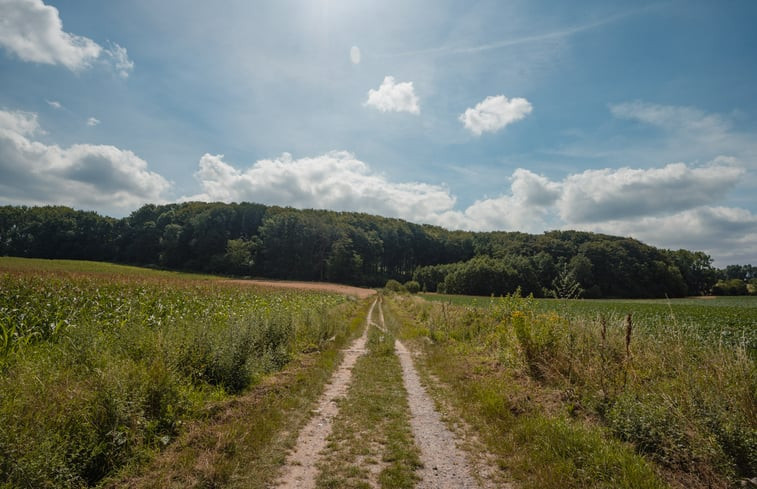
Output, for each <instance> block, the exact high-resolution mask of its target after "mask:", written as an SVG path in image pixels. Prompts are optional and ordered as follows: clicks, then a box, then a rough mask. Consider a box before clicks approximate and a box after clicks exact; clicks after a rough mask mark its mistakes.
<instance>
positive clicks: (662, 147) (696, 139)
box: [592, 101, 757, 168]
mask: <svg viewBox="0 0 757 489" xmlns="http://www.w3.org/2000/svg"><path fill="white" fill-rule="evenodd" d="M610 112H611V113H612V114H613V116H615V117H616V118H618V119H625V120H629V121H635V122H639V123H642V124H647V125H650V126H654V127H656V128H659V129H660V133H661V134H660V135H658V136H664V137H662V138H659V137H658V138H657V139H655V138H651V139H650V141H648V142H645V144H643V145H640V146H641V147H640V148H632V149H625V148H624V150H623V152H624V153H625V154H626V155H628V153H631V154H633V153H641V154H640V155H639V156H641V157H645V156H646V157H649V153H651V157H652V158H655V159H658V160H659V159H660V158H666V159H668V161H670V160H700V161H702V160H704V161H706V160H708V159H712V158H714V157H715V156H717V155H729V156H733V157H736V158H738V159H739V160H740V161H741V162H743V164H744V165H745V166H747V167H750V168H757V140H755V137H754V134H751V133H748V132H743V131H742V130H741V129H740V127H739V126H738V125H737V124H735V120H734V118H733V117H732V116H727V115H722V114H712V113H707V112H704V111H702V110H700V109H697V108H695V107H680V106H674V105H657V104H650V103H646V102H639V101H637V102H626V103H622V104H615V105H611V106H610ZM592 145H593V146H596V144H595V143H592ZM600 145H601V143H600Z"/></svg>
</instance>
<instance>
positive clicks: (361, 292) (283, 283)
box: [224, 279, 376, 299]
mask: <svg viewBox="0 0 757 489" xmlns="http://www.w3.org/2000/svg"><path fill="white" fill-rule="evenodd" d="M224 282H226V283H232V284H241V285H256V286H259V287H279V288H284V289H297V290H316V291H322V292H335V293H337V294H344V295H351V296H355V297H357V298H358V299H365V298H368V297H371V296H372V295H375V294H376V291H375V290H373V289H364V288H361V287H352V286H350V285H341V284H331V283H327V282H292V281H288V280H231V279H230V280H224Z"/></svg>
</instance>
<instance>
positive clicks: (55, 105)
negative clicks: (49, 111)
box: [45, 100, 63, 110]
mask: <svg viewBox="0 0 757 489" xmlns="http://www.w3.org/2000/svg"><path fill="white" fill-rule="evenodd" d="M45 102H47V105H49V106H50V107H52V108H53V109H55V110H58V109H62V108H63V106H62V105H61V104H60V102H58V101H57V100H45Z"/></svg>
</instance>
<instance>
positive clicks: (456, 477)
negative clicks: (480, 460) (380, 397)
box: [394, 341, 479, 489]
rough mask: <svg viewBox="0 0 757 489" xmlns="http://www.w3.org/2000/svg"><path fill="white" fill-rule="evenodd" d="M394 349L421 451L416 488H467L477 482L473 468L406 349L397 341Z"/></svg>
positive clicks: (476, 486) (414, 433)
mask: <svg viewBox="0 0 757 489" xmlns="http://www.w3.org/2000/svg"><path fill="white" fill-rule="evenodd" d="M394 348H395V350H396V352H397V355H399V357H400V363H401V364H402V377H403V380H404V382H405V390H407V394H408V403H409V404H410V425H411V426H412V428H413V436H415V443H416V444H417V445H418V448H419V449H420V451H421V462H422V463H423V468H422V469H421V471H420V474H419V475H420V477H421V481H420V482H419V483H418V486H417V487H419V488H423V489H432V488H439V489H446V488H449V489H453V488H460V489H469V488H478V487H479V485H478V483H477V482H476V480H475V479H474V478H473V477H472V475H471V474H472V472H473V467H472V465H471V464H470V463H468V461H467V460H466V458H465V455H464V454H463V452H462V450H460V448H458V446H457V440H456V437H455V435H454V434H453V433H452V432H451V431H450V430H448V429H447V427H446V426H445V424H444V422H442V419H441V416H440V415H439V412H438V411H437V410H436V408H435V407H434V402H433V401H432V400H431V398H430V397H429V396H428V394H427V393H426V390H425V389H424V388H423V386H422V385H421V381H420V378H419V377H418V372H417V371H416V370H415V367H414V366H413V360H412V357H411V355H410V352H409V351H408V350H407V348H405V346H404V345H403V344H402V343H400V342H399V341H395V343H394Z"/></svg>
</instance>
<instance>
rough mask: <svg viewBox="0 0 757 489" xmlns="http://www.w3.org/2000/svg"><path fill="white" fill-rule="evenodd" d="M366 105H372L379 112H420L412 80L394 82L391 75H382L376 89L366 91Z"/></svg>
mask: <svg viewBox="0 0 757 489" xmlns="http://www.w3.org/2000/svg"><path fill="white" fill-rule="evenodd" d="M364 105H365V106H366V107H374V108H376V109H378V110H380V111H381V112H410V113H411V114H420V113H421V108H420V105H419V104H418V97H417V96H416V95H415V91H414V90H413V82H402V83H395V81H394V77H393V76H386V77H384V81H383V82H382V83H381V86H380V87H379V88H378V90H373V89H371V90H369V91H368V100H366V101H365V104H364Z"/></svg>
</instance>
